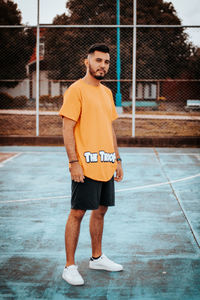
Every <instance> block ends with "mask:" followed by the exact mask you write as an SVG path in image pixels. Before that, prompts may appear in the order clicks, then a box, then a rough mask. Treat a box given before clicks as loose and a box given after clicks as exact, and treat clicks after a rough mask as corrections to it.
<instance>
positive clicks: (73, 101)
mask: <svg viewBox="0 0 200 300" xmlns="http://www.w3.org/2000/svg"><path fill="white" fill-rule="evenodd" d="M80 114H81V94H80V90H79V89H78V88H77V87H74V86H70V87H69V88H68V89H67V90H66V91H65V93H64V101H63V105H62V107H61V109H60V111H59V115H60V116H62V117H67V118H69V119H72V120H74V121H78V119H79V116H80Z"/></svg>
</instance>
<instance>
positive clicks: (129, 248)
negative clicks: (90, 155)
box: [0, 147, 200, 300]
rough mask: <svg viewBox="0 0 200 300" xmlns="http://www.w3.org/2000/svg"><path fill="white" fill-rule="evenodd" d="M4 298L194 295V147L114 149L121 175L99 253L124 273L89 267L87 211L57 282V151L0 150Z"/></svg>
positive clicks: (198, 214) (65, 187)
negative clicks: (70, 262)
mask: <svg viewBox="0 0 200 300" xmlns="http://www.w3.org/2000/svg"><path fill="white" fill-rule="evenodd" d="M0 151H1V158H2V159H1V164H0V172H1V199H0V221H1V228H0V233H1V239H0V250H1V256H0V299H55V300H59V299H101V300H103V299H110V300H111V299H134V300H146V299H158V300H164V299H166V300H175V299H180V300H194V299H195V300H197V299H200V151H199V149H194V148H192V149H188V148H187V149H175V148H120V153H121V157H122V159H123V167H124V171H125V176H124V180H123V182H121V183H117V184H116V185H115V189H116V206H115V207H114V208H110V209H109V211H108V213H107V215H106V217H105V225H104V236H103V249H104V253H105V254H106V255H107V256H108V257H109V258H111V259H113V260H115V261H116V262H118V263H120V264H123V266H124V271H123V272H119V273H114V272H113V273H109V272H106V271H95V270H90V269H88V261H89V257H90V255H91V250H90V236H89V217H90V212H89V211H88V212H87V213H86V215H85V217H84V219H83V222H82V225H81V234H80V240H79V245H78V249H77V252H76V260H77V264H78V265H79V271H80V273H81V274H82V276H83V278H84V280H85V285H84V286H82V287H73V286H69V285H68V284H67V283H66V282H65V281H63V280H62V278H61V274H62V271H63V267H64V265H65V250H64V230H65V223H66V219H67V215H68V212H69V209H70V187H71V186H70V175H69V173H68V163H67V155H66V153H65V150H64V148H63V147H0Z"/></svg>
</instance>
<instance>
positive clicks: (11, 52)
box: [0, 0, 35, 87]
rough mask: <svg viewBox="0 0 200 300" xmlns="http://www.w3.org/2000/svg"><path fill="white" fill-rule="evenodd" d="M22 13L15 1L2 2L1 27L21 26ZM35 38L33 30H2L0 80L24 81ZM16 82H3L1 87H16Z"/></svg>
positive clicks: (0, 30) (0, 32) (0, 35)
mask: <svg viewBox="0 0 200 300" xmlns="http://www.w3.org/2000/svg"><path fill="white" fill-rule="evenodd" d="M20 24H21V12H20V11H19V10H18V9H17V4H15V3H13V1H11V0H8V1H3V0H0V25H20ZM34 45H35V37H34V34H33V31H32V30H31V29H24V28H1V29H0V66H1V67H0V80H2V79H3V80H5V79H12V80H13V79H24V78H25V77H26V64H27V63H28V61H29V59H30V56H31V54H32V52H33V49H34ZM17 84H18V82H17V81H15V82H9V81H7V82H5V81H4V82H2V81H0V87H3V86H6V87H14V86H16V85H17Z"/></svg>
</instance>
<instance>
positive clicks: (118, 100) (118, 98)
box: [116, 0, 122, 114]
mask: <svg viewBox="0 0 200 300" xmlns="http://www.w3.org/2000/svg"><path fill="white" fill-rule="evenodd" d="M117 25H120V0H117ZM120 77H121V61H120V28H119V27H117V93H116V108H117V112H118V113H119V114H121V113H122V95H121V91H120Z"/></svg>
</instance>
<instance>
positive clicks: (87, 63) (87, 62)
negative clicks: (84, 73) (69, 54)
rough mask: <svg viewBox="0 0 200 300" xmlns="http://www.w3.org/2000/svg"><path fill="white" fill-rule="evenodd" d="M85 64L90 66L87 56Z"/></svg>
mask: <svg viewBox="0 0 200 300" xmlns="http://www.w3.org/2000/svg"><path fill="white" fill-rule="evenodd" d="M84 64H85V66H86V68H87V67H88V65H89V61H88V58H86V59H85V60H84Z"/></svg>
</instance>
